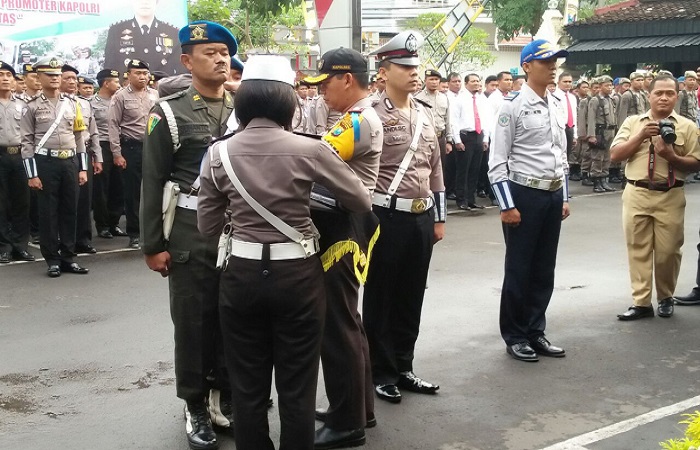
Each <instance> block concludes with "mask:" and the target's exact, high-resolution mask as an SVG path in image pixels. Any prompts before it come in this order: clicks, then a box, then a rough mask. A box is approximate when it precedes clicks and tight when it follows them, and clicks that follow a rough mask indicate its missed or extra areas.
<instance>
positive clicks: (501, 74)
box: [496, 70, 513, 81]
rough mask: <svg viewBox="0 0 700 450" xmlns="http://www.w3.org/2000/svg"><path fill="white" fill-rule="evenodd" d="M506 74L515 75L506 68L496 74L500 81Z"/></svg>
mask: <svg viewBox="0 0 700 450" xmlns="http://www.w3.org/2000/svg"><path fill="white" fill-rule="evenodd" d="M506 75H510V76H511V78H512V77H513V74H512V73H510V72H509V71H507V70H504V71H502V72H498V75H496V77H497V78H498V81H502V80H503V77H505V76H506Z"/></svg>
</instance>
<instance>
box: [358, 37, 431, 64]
mask: <svg viewBox="0 0 700 450" xmlns="http://www.w3.org/2000/svg"><path fill="white" fill-rule="evenodd" d="M424 41H425V39H424V38H423V35H422V34H420V33H419V32H417V31H411V30H409V31H402V32H401V33H399V34H397V35H396V36H394V37H393V38H391V40H389V42H387V43H386V44H384V45H382V46H381V47H379V48H378V49H377V50H375V51H373V52H372V53H370V55H377V59H379V61H389V62H392V63H394V64H400V65H402V66H419V65H420V58H418V49H419V48H420V47H421V46H422V45H423V42H424Z"/></svg>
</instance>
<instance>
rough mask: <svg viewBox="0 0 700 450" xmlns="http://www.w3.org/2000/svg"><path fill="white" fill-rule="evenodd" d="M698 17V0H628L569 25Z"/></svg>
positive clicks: (699, 10) (601, 9)
mask: <svg viewBox="0 0 700 450" xmlns="http://www.w3.org/2000/svg"><path fill="white" fill-rule="evenodd" d="M698 18H700V1H698V0H628V1H624V2H622V3H618V4H616V5H611V6H607V7H604V8H598V9H596V12H595V15H594V16H592V17H589V18H588V19H584V20H580V21H577V22H574V23H572V24H570V25H569V27H578V26H586V25H602V24H614V23H620V22H639V21H651V20H657V21H658V20H673V19H698Z"/></svg>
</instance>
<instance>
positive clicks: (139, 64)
mask: <svg viewBox="0 0 700 450" xmlns="http://www.w3.org/2000/svg"><path fill="white" fill-rule="evenodd" d="M131 69H146V70H150V68H149V67H148V63H147V62H146V61H143V60H140V59H132V60H131V61H129V64H127V65H126V70H131Z"/></svg>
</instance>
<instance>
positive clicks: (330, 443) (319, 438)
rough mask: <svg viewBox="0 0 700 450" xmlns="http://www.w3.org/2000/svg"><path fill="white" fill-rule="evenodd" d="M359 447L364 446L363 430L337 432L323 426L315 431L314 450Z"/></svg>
mask: <svg viewBox="0 0 700 450" xmlns="http://www.w3.org/2000/svg"><path fill="white" fill-rule="evenodd" d="M360 445H365V430H364V429H363V428H358V429H357V430H346V431H337V430H333V429H331V428H328V427H327V426H326V425H324V426H322V427H321V428H319V429H318V430H316V437H315V438H314V449H315V450H327V449H332V448H348V447H359V446H360Z"/></svg>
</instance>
